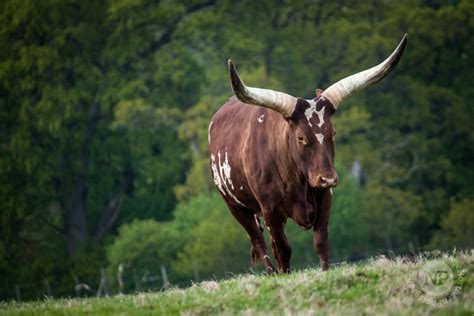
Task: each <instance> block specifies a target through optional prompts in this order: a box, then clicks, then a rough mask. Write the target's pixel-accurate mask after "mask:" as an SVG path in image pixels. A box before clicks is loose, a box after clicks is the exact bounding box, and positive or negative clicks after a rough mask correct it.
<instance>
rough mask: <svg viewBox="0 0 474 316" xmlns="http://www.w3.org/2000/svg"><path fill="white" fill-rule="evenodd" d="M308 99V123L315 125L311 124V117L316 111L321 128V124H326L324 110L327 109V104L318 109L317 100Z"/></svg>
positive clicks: (305, 113)
mask: <svg viewBox="0 0 474 316" xmlns="http://www.w3.org/2000/svg"><path fill="white" fill-rule="evenodd" d="M306 101H308V103H309V108H307V109H306V111H304V115H305V116H306V119H307V120H308V124H309V126H311V127H312V126H313V124H311V122H310V119H312V118H313V115H314V113H316V114H317V115H318V118H319V123H318V124H317V125H318V127H319V128H321V126H323V124H324V111H325V109H326V106H323V107H322V108H321V110H319V111H318V110H316V104H317V103H316V102H315V101H314V100H306Z"/></svg>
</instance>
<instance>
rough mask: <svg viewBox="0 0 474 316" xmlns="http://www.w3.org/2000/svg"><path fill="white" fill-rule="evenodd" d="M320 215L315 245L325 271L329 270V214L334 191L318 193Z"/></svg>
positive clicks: (314, 240) (315, 234)
mask: <svg viewBox="0 0 474 316" xmlns="http://www.w3.org/2000/svg"><path fill="white" fill-rule="evenodd" d="M316 200H317V203H318V215H317V218H316V223H315V224H314V234H313V245H314V248H315V249H316V253H317V254H318V256H319V260H320V262H321V266H322V268H323V270H324V271H326V270H328V269H329V232H328V224H329V214H330V211H331V205H332V190H331V189H326V190H322V191H320V192H317V193H316Z"/></svg>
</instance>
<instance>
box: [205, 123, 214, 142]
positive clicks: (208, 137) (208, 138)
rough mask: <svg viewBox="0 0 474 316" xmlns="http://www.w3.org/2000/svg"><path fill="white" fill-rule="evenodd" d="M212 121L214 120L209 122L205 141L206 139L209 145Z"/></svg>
mask: <svg viewBox="0 0 474 316" xmlns="http://www.w3.org/2000/svg"><path fill="white" fill-rule="evenodd" d="M212 123H214V121H211V123H210V124H209V128H208V129H207V141H208V143H209V145H210V144H211V126H212Z"/></svg>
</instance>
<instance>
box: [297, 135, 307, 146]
mask: <svg viewBox="0 0 474 316" xmlns="http://www.w3.org/2000/svg"><path fill="white" fill-rule="evenodd" d="M297 139H298V143H300V144H301V145H303V146H305V145H306V144H307V142H306V140H305V139H304V138H303V137H301V136H298V137H297Z"/></svg>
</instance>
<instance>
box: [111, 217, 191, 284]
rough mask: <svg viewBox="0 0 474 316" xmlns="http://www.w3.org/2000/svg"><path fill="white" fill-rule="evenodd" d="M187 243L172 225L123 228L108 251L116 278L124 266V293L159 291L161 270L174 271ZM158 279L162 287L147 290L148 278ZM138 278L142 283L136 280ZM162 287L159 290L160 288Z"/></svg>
mask: <svg viewBox="0 0 474 316" xmlns="http://www.w3.org/2000/svg"><path fill="white" fill-rule="evenodd" d="M183 242H184V241H183V240H182V239H181V238H180V235H179V232H178V231H177V230H176V229H175V228H174V226H173V225H170V223H169V222H157V221H155V220H152V219H148V220H134V221H133V222H131V223H129V224H125V225H122V226H121V227H120V229H119V233H118V236H117V237H116V238H115V239H114V242H113V243H112V244H110V245H109V246H108V247H107V260H108V262H109V264H110V266H109V268H110V271H111V274H112V275H115V274H116V273H117V271H118V267H119V265H120V264H122V265H123V280H124V289H125V290H126V291H129V290H131V289H136V288H135V287H138V289H142V290H143V289H145V288H156V287H157V284H160V285H162V284H163V283H162V282H163V280H162V279H161V266H164V267H165V268H166V267H168V268H169V267H171V265H172V262H173V261H174V259H175V257H176V253H177V251H178V250H179V249H181V247H182V244H183ZM150 275H151V276H156V275H158V276H159V278H158V283H157V282H156V281H155V283H152V284H150V285H149V286H147V283H146V281H147V277H149V276H150ZM136 278H138V281H137V280H135V279H136ZM160 285H158V287H160Z"/></svg>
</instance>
